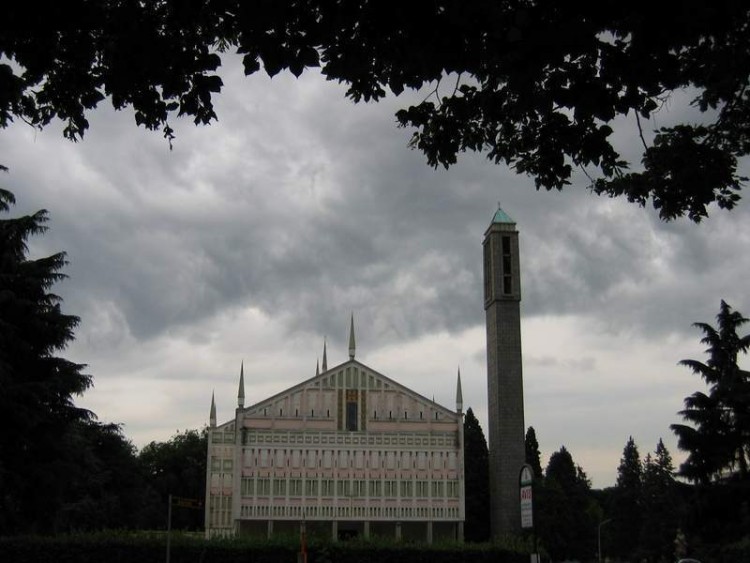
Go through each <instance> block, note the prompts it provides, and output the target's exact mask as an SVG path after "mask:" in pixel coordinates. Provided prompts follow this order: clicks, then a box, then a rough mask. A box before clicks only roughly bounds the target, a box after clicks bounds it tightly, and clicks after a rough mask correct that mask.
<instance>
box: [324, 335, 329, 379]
mask: <svg viewBox="0 0 750 563" xmlns="http://www.w3.org/2000/svg"><path fill="white" fill-rule="evenodd" d="M327 371H328V352H327V350H326V337H325V336H324V337H323V373H325V372H327Z"/></svg>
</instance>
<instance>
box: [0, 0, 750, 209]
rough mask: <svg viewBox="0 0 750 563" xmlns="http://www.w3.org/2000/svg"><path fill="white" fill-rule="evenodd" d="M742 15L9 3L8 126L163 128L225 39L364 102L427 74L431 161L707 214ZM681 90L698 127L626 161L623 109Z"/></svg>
mask: <svg viewBox="0 0 750 563" xmlns="http://www.w3.org/2000/svg"><path fill="white" fill-rule="evenodd" d="M749 15H750V5H748V4H747V3H744V2H737V1H735V0H714V1H713V2H706V1H700V0H692V1H689V2H676V1H667V2H659V3H650V4H644V3H623V2H620V3H609V2H607V3H581V2H523V3H521V2H509V1H502V2H498V1H495V0H475V1H472V2H457V1H448V0H444V1H440V2H434V1H432V0H412V1H410V2H408V3H407V4H406V5H399V7H398V9H394V7H393V5H392V3H390V2H382V1H381V2H374V1H371V0H351V1H347V2H330V1H327V0H309V1H306V2H290V1H287V2H282V1H278V2H262V3H248V2H243V1H241V0H222V1H221V2H186V1H185V0H165V1H162V2H114V1H111V0H106V1H105V0H102V1H99V2H89V1H85V0H69V1H67V2H65V3H64V5H62V4H61V5H57V4H55V5H52V6H49V7H46V8H45V9H43V10H40V9H39V8H38V6H36V5H35V4H31V3H23V2H14V3H11V4H10V5H9V6H7V7H6V8H5V10H4V13H3V24H2V34H1V35H0V37H2V39H1V40H0V61H1V62H0V127H5V126H7V125H8V124H9V123H10V122H11V121H12V120H13V119H22V120H24V121H26V122H29V123H31V124H33V125H35V126H38V127H44V126H46V125H47V124H49V123H50V122H51V121H52V120H55V119H60V120H62V121H63V122H64V123H65V128H64V130H63V132H64V135H65V136H66V137H68V138H70V139H78V138H80V137H81V136H82V135H83V134H84V132H85V131H86V129H87V128H88V126H89V123H88V120H87V115H88V113H89V112H90V111H91V110H93V109H94V108H96V107H97V106H98V104H99V103H101V102H102V101H103V100H104V99H105V98H109V100H110V101H111V103H112V105H113V106H114V107H115V108H117V109H123V108H126V107H132V108H133V110H134V116H135V120H136V123H137V124H139V125H143V126H144V127H147V128H149V129H161V130H162V131H163V133H164V135H165V137H167V138H168V139H170V140H171V139H172V138H173V136H174V132H173V130H172V128H171V126H170V125H169V120H170V118H172V117H174V116H176V115H184V116H190V117H191V118H192V119H193V120H194V121H195V123H197V124H206V123H209V122H211V121H213V120H215V119H216V118H217V116H216V113H215V111H214V106H213V95H214V94H216V93H218V92H219V91H220V90H221V88H222V86H223V84H222V80H221V78H220V77H219V75H218V74H217V72H218V69H219V67H220V66H221V63H222V60H221V58H220V56H219V53H222V52H225V51H235V52H236V53H238V54H239V55H240V56H242V57H243V64H244V70H245V73H246V74H248V75H250V74H253V73H255V72H258V71H260V69H261V68H263V69H264V70H265V72H266V73H267V74H268V75H269V76H274V75H276V74H278V73H279V72H282V71H289V72H291V73H292V74H293V75H294V76H300V75H301V73H302V72H304V71H305V70H306V69H308V68H311V67H320V69H321V72H322V74H323V75H324V76H325V77H326V78H327V79H329V80H334V81H337V82H342V83H345V84H346V85H347V86H348V90H347V93H346V95H347V96H348V97H349V98H351V99H352V100H354V101H355V102H359V101H371V100H374V101H377V100H380V99H382V98H383V97H384V96H385V95H386V93H387V91H388V90H390V91H391V92H393V93H394V94H397V95H398V94H400V93H401V92H402V91H404V89H406V88H411V89H418V88H421V87H423V86H425V85H428V84H430V85H434V95H430V96H428V97H427V98H425V99H424V100H423V101H422V102H421V103H418V104H416V105H414V106H411V107H408V108H404V109H401V110H400V111H398V112H397V120H398V123H399V124H400V125H401V126H403V127H410V128H413V129H414V130H415V131H414V134H413V137H412V139H411V145H412V146H413V147H416V148H418V149H419V150H421V151H422V152H423V153H424V154H425V156H426V157H427V161H428V162H429V164H431V165H432V166H439V165H443V166H446V167H447V166H450V165H452V164H453V163H455V162H456V160H457V157H458V154H459V153H460V152H463V151H469V150H471V151H483V152H485V153H486V154H487V156H488V158H490V159H491V160H493V161H494V162H496V163H503V164H508V165H510V166H512V167H513V168H514V169H515V170H517V171H518V172H520V173H525V174H529V175H531V176H533V178H534V180H535V182H536V185H537V188H545V189H548V190H551V189H558V190H559V189H562V188H563V187H564V186H566V185H567V184H569V183H570V181H571V176H572V174H573V171H574V170H576V169H579V168H582V169H584V170H586V171H587V174H593V176H592V177H591V188H592V189H593V190H594V191H595V192H596V193H600V194H606V195H609V196H612V197H614V196H623V197H626V198H628V200H630V201H633V202H636V203H638V204H640V205H645V204H646V203H647V202H648V201H649V200H650V201H651V202H652V205H653V206H654V207H655V208H656V209H657V210H658V211H659V214H660V216H661V217H662V218H663V219H665V220H669V219H673V218H675V217H679V216H683V215H687V216H689V217H690V218H691V219H692V220H694V221H699V220H700V219H701V218H702V217H704V216H706V215H707V206H708V205H710V204H711V203H716V204H718V206H719V207H722V208H726V209H731V208H732V207H734V206H735V205H736V203H737V201H738V200H739V191H740V189H741V187H742V183H743V182H744V181H745V178H743V177H741V176H738V174H737V162H738V159H739V158H741V157H744V156H746V155H747V154H748V153H749V152H750V136H749V135H748V131H750V93H748V91H747V89H746V87H745V86H746V83H747V78H748V72H747V68H748V62H749V61H750V48H749V46H748V34H747V32H746V26H747V21H748V19H749ZM443 80H445V81H446V82H450V85H449V86H447V87H443V88H442V91H441V89H440V87H441V81H443ZM673 92H692V93H694V96H695V97H694V100H693V105H694V107H695V108H696V110H697V111H700V112H703V120H702V121H704V123H703V124H694V123H693V121H695V120H692V119H691V122H690V123H678V124H676V125H675V126H673V127H664V128H661V129H659V130H658V131H656V132H655V137H654V140H653V143H652V144H651V145H647V144H646V142H645V140H644V139H645V137H644V136H643V135H641V141H642V144H643V147H642V149H643V155H642V159H641V164H642V167H643V171H631V170H630V169H629V168H630V163H628V162H627V161H625V160H624V159H623V158H622V157H621V155H620V154H619V152H618V150H617V149H615V147H614V146H613V143H612V142H611V141H610V138H611V136H612V133H613V129H612V124H613V122H615V121H616V120H618V119H623V118H626V119H631V120H633V122H634V123H635V124H636V125H637V126H638V128H639V129H640V128H641V120H644V121H645V120H649V119H650V118H652V117H653V116H654V114H655V113H656V112H657V111H658V110H659V108H660V107H662V106H663V105H664V104H665V103H666V102H667V101H668V99H669V97H670V95H671V94H672V93H673ZM635 142H638V141H635Z"/></svg>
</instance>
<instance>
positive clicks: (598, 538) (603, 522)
mask: <svg viewBox="0 0 750 563" xmlns="http://www.w3.org/2000/svg"><path fill="white" fill-rule="evenodd" d="M611 521H612V519H611V518H607V519H606V520H603V521H601V522H599V533H598V534H597V543H598V545H599V563H602V526H604V525H605V524H609V523H610V522H611Z"/></svg>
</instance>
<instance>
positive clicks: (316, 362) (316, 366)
mask: <svg viewBox="0 0 750 563" xmlns="http://www.w3.org/2000/svg"><path fill="white" fill-rule="evenodd" d="M319 375H320V360H315V377H318V376H319Z"/></svg>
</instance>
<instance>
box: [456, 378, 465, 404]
mask: <svg viewBox="0 0 750 563" xmlns="http://www.w3.org/2000/svg"><path fill="white" fill-rule="evenodd" d="M463 410H464V394H463V392H462V391H461V368H460V367H459V368H458V378H457V379H456V411H457V412H462V411H463Z"/></svg>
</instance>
